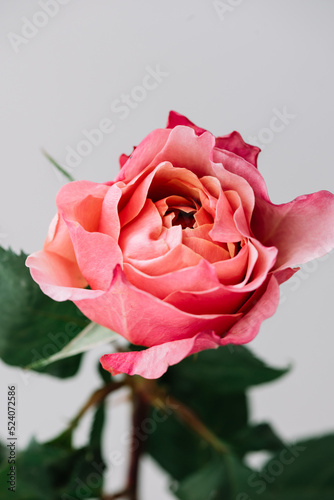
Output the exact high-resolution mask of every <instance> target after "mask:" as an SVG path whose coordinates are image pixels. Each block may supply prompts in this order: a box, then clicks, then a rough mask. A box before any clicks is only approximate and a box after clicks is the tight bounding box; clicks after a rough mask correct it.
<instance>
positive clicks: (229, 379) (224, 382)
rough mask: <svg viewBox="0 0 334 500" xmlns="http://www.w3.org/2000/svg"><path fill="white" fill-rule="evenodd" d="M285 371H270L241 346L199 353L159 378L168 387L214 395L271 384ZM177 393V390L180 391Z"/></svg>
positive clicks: (285, 371) (278, 369)
mask: <svg viewBox="0 0 334 500" xmlns="http://www.w3.org/2000/svg"><path fill="white" fill-rule="evenodd" d="M287 372H288V369H287V368H283V369H282V368H271V367H269V366H267V365H266V364H265V363H264V362H263V361H261V360H259V359H258V358H256V357H255V355H254V354H253V353H252V352H251V351H250V350H249V349H247V348H246V347H243V346H230V345H229V346H224V347H219V348H218V349H210V350H207V351H202V352H200V353H199V354H196V355H195V356H190V357H188V358H186V359H184V360H183V361H182V362H181V363H179V364H177V365H174V366H172V367H170V368H169V369H168V372H167V374H166V375H165V376H164V377H163V380H165V381H166V382H167V383H168V384H169V385H172V386H175V385H176V384H179V385H181V386H182V391H183V392H185V393H186V392H191V391H192V390H193V386H194V384H196V387H197V390H198V391H206V390H208V388H209V390H210V391H211V392H215V394H216V395H217V396H218V395H224V394H231V393H240V392H244V391H245V390H246V389H248V388H249V387H252V386H255V385H258V384H264V383H266V382H272V381H273V380H276V379H277V378H279V377H281V376H282V375H284V374H286V373H287ZM180 390H181V389H180Z"/></svg>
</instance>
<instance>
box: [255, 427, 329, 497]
mask: <svg viewBox="0 0 334 500" xmlns="http://www.w3.org/2000/svg"><path fill="white" fill-rule="evenodd" d="M333 471H334V434H330V435H327V436H323V437H320V438H313V439H309V440H305V441H300V442H298V443H296V444H295V445H293V446H290V447H288V448H285V449H284V450H282V451H280V452H279V453H277V454H276V455H275V456H274V457H273V458H272V459H271V460H269V462H268V463H267V464H266V465H265V466H264V467H263V469H262V471H261V472H260V473H258V474H257V475H256V476H254V477H253V478H252V480H251V481H250V484H251V486H252V494H253V496H258V495H259V499H261V500H320V499H321V500H332V499H333V498H334V472H333Z"/></svg>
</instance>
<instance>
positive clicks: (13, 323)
mask: <svg viewBox="0 0 334 500" xmlns="http://www.w3.org/2000/svg"><path fill="white" fill-rule="evenodd" d="M26 257H27V256H26V255H25V254H23V253H21V254H20V255H16V254H15V253H13V252H12V251H11V250H4V249H3V248H0V317H1V324H0V357H1V358H2V359H3V361H4V362H5V363H7V364H9V365H14V366H20V367H25V366H27V365H30V364H31V363H34V362H36V361H39V360H41V359H44V358H48V357H50V356H51V355H53V354H55V353H57V352H59V351H60V350H61V349H62V348H63V347H64V346H65V345H67V344H68V343H69V342H70V341H71V340H72V339H73V338H74V337H76V336H77V335H78V334H79V333H80V332H81V331H82V330H83V329H84V328H85V327H86V326H87V325H88V323H89V320H88V319H87V318H86V317H85V316H84V315H83V314H82V313H81V312H80V311H79V309H78V308H77V307H76V306H75V305H74V304H73V303H72V302H69V301H67V302H55V301H53V300H52V299H50V298H49V297H47V296H46V295H44V293H43V292H42V291H41V290H40V288H39V286H38V285H37V284H36V283H35V282H34V281H33V280H32V278H31V276H30V272H29V270H28V269H27V268H26V266H25V260H26ZM79 364H80V356H76V357H75V358H72V359H69V360H64V361H58V362H57V363H55V364H54V365H51V366H50V367H47V368H46V369H45V368H43V369H38V371H43V372H46V373H49V374H50V375H54V376H57V377H70V376H72V375H74V374H75V373H76V372H77V370H78V368H79Z"/></svg>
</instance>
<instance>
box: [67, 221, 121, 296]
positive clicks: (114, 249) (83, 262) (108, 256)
mask: <svg viewBox="0 0 334 500" xmlns="http://www.w3.org/2000/svg"><path fill="white" fill-rule="evenodd" d="M67 226H68V229H69V232H70V235H71V238H72V242H73V246H74V250H75V254H76V257H77V261H78V264H79V268H80V270H81V272H82V274H83V276H84V277H85V279H86V280H87V283H88V284H89V286H90V287H91V288H92V289H93V290H107V289H108V288H109V286H110V283H111V280H112V278H113V271H114V268H115V266H116V265H117V264H122V262H123V256H122V252H121V250H120V248H119V246H118V244H117V243H116V241H115V240H114V239H113V238H112V237H111V236H109V235H107V234H103V233H90V232H88V231H86V230H85V229H83V227H81V226H80V224H78V223H77V222H72V221H67Z"/></svg>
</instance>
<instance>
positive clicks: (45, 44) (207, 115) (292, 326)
mask: <svg viewBox="0 0 334 500" xmlns="http://www.w3.org/2000/svg"><path fill="white" fill-rule="evenodd" d="M41 3H43V0H41ZM218 3H219V2H218ZM222 3H224V4H225V5H227V6H228V8H227V10H226V12H225V13H224V12H223V11H222V9H218V8H216V7H215V2H212V1H200V0H183V1H180V0H178V1H177V0H170V1H168V2H166V1H164V2H162V1H159V0H158V1H157V0H154V1H153V0H151V1H149V0H136V1H135V0H132V1H131V0H122V2H119V1H116V0H113V1H112V0H99V1H98V2H96V1H94V2H93V1H89V0H81V1H80V2H79V1H78V0H71V1H69V2H68V4H67V5H62V6H59V12H58V13H56V15H55V16H54V17H53V18H48V19H47V24H46V25H45V26H44V27H40V28H38V30H37V33H35V34H34V36H33V37H32V38H31V39H29V41H28V43H24V44H23V43H20V44H19V45H17V52H15V50H14V48H13V43H11V41H10V38H9V37H12V39H13V35H9V33H15V34H16V35H21V30H22V27H23V25H24V24H25V23H26V21H24V20H22V18H24V17H25V18H27V19H28V20H30V21H31V20H33V19H34V20H35V21H37V23H38V20H39V21H40V22H42V23H43V17H42V18H40V17H38V14H37V15H36V13H37V12H39V11H41V6H40V4H39V2H38V1H34V0H25V1H15V2H2V4H1V7H0V12H1V16H0V18H1V20H0V30H1V49H0V54H1V66H0V71H1V81H0V100H1V115H0V123H1V149H0V155H1V173H2V178H1V185H0V189H1V194H0V217H1V218H0V233H1V234H0V238H1V241H0V244H2V245H3V246H9V245H10V246H12V247H13V248H14V249H15V250H19V249H21V248H22V249H24V250H25V251H26V252H31V251H34V250H37V249H39V248H41V246H42V244H43V240H44V237H45V234H46V231H47V228H48V225H49V222H50V220H51V218H52V216H53V214H54V212H55V201H54V200H55V196H56V193H57V191H58V190H59V188H60V187H61V185H62V184H63V183H64V181H63V179H61V177H59V175H57V174H56V173H55V171H54V170H53V168H52V167H51V166H50V164H49V163H48V162H47V161H46V160H45V158H44V157H43V156H42V154H41V152H40V149H41V148H44V149H46V150H47V151H48V152H49V153H50V154H51V155H53V156H54V157H55V158H56V159H57V160H58V161H59V162H62V163H63V164H64V165H65V164H66V151H67V149H66V148H67V147H68V146H69V147H71V148H76V147H77V145H78V143H79V141H81V140H83V139H85V137H84V135H83V132H82V131H83V130H84V129H87V130H91V129H93V128H96V127H97V126H98V124H99V123H100V121H101V120H102V119H103V118H109V119H111V120H112V121H113V123H114V126H115V129H114V131H113V132H112V133H110V134H105V135H104V139H103V142H102V143H101V144H100V145H98V146H95V147H93V148H92V151H91V153H90V154H89V155H88V156H86V157H85V158H83V159H82V162H81V163H80V165H78V166H77V167H76V168H74V169H73V171H72V174H73V175H74V177H75V178H76V179H89V180H93V181H100V182H102V181H107V180H111V179H112V178H113V177H114V176H115V174H116V172H117V171H118V157H119V155H120V154H121V153H123V152H125V153H130V151H131V150H132V146H133V145H135V144H138V143H139V142H140V140H142V139H143V138H144V137H145V136H146V134H147V133H148V132H150V131H151V130H153V129H154V128H157V127H164V126H165V123H166V120H167V115H168V111H169V110H170V109H175V110H177V111H179V112H181V113H184V114H185V115H187V116H188V117H189V118H190V119H191V120H192V121H194V122H195V123H197V124H198V125H199V126H202V127H204V128H207V129H209V130H210V131H211V132H213V133H214V134H216V135H222V134H225V133H229V132H230V131H232V130H234V129H236V130H238V131H239V132H241V133H242V135H243V137H244V138H245V140H249V141H251V139H250V138H251V137H257V140H258V141H259V142H261V141H262V144H263V145H264V146H265V147H264V148H263V151H262V153H261V155H260V159H259V169H260V171H261V173H262V174H263V176H264V177H265V179H266V182H267V185H268V189H269V193H270V195H271V198H272V200H273V201H274V202H275V203H283V202H287V201H290V200H291V199H293V198H294V197H296V196H298V195H300V194H305V193H310V192H314V191H318V190H320V189H328V190H330V191H334V174H333V154H332V152H333V112H334V100H333V88H334V72H333V57H332V54H333V49H334V32H333V29H332V26H333V14H334V5H333V3H332V2H331V1H330V0H327V1H326V0H320V1H319V0H317V1H315V0H313V1H311V0H303V1H302V0H294V1H291V0H280V2H277V1H273V0H254V1H246V0H244V1H242V0H241V1H236V0H229V1H226V2H221V4H222ZM216 4H217V2H216ZM218 11H219V12H218ZM219 14H220V15H219ZM36 16H37V17H36ZM8 35H9V37H8ZM157 65H159V66H160V68H161V71H163V72H165V73H166V74H167V73H168V76H164V77H163V78H162V79H161V80H162V81H161V82H160V83H159V84H158V86H157V88H156V89H154V90H149V91H147V96H146V97H145V98H144V99H143V100H142V101H141V102H138V103H137V106H136V107H135V108H133V109H129V114H128V116H127V118H125V119H123V120H122V119H121V114H120V113H118V112H115V111H112V110H111V107H110V106H111V104H112V103H113V102H114V101H115V100H116V99H121V96H122V94H124V93H125V94H129V93H130V94H131V92H134V93H136V92H139V91H137V90H134V89H135V87H137V86H140V85H141V84H142V80H143V78H144V77H145V75H146V74H147V67H148V66H149V67H151V68H156V66H157ZM138 95H139V94H138ZM284 107H286V110H287V112H288V113H289V114H290V115H294V118H290V119H289V123H287V124H285V125H284V127H283V130H282V131H280V132H275V133H273V132H270V130H269V132H268V128H269V127H270V123H271V119H272V118H273V116H274V114H275V111H274V110H275V109H276V110H279V111H282V110H283V109H284ZM265 129H266V130H265ZM264 142H265V144H264ZM332 297H333V255H330V256H328V257H327V258H325V259H321V260H319V261H317V262H314V263H313V264H312V265H306V266H304V269H303V271H302V273H301V274H300V277H299V278H298V280H294V281H293V282H292V283H289V282H288V283H287V284H285V285H284V286H283V287H282V303H281V305H280V307H279V310H278V311H277V313H276V315H275V316H274V317H273V318H271V319H270V320H268V321H266V322H265V323H264V324H263V325H262V328H261V331H260V334H259V335H258V337H257V338H256V339H255V340H254V341H253V342H252V344H251V348H252V349H253V350H254V351H255V352H256V353H257V354H258V355H260V356H261V357H263V358H264V359H265V360H267V362H268V363H272V364H274V365H277V366H285V365H287V364H292V366H293V369H292V373H291V374H290V375H288V376H286V377H285V378H283V379H282V380H281V381H278V382H277V383H275V384H270V385H268V386H267V387H263V388H258V389H254V390H253V391H252V419H253V420H254V422H259V421H263V420H270V421H271V422H272V423H273V424H274V426H275V427H276V428H277V430H278V431H280V432H281V433H282V434H283V436H284V437H285V438H286V439H291V440H294V439H296V438H298V437H301V436H305V435H307V434H321V433H324V432H326V431H330V430H333V422H334V418H333V417H334V401H333V397H332V382H333V373H334V368H333V364H332V353H333V351H334V338H333V327H332V324H333V323H332V309H331V307H332ZM18 348H21V349H23V348H24V346H18ZM104 351H105V349H103V348H102V349H101V348H99V349H97V350H95V351H93V352H91V353H90V354H89V355H88V356H87V357H86V359H85V362H84V364H83V367H82V370H81V372H80V376H79V377H77V378H76V379H75V380H69V381H67V382H61V381H58V380H55V379H53V378H50V377H48V376H37V375H29V374H24V373H23V372H21V371H20V370H16V369H13V368H10V367H8V366H6V365H4V364H1V365H0V379H1V394H0V397H1V403H0V407H1V412H2V415H1V418H0V421H1V422H5V420H4V414H3V413H4V410H5V406H4V404H5V390H6V386H7V384H8V383H13V382H14V383H17V384H18V392H19V437H20V445H21V446H24V445H25V444H26V443H27V441H28V440H29V438H30V437H31V436H32V435H35V436H37V438H39V439H46V438H49V437H52V436H53V435H55V433H56V432H58V431H59V430H61V429H62V428H63V426H64V425H66V422H68V420H69V419H70V418H71V416H73V415H74V413H75V412H76V411H77V410H78V408H79V407H80V406H81V405H82V404H83V402H84V401H85V400H86V398H87V396H88V394H89V392H90V391H92V390H93V389H94V388H96V387H97V386H98V385H99V380H98V377H97V375H96V374H95V365H96V360H97V359H98V357H99V356H100V354H102V353H104ZM127 398H128V395H127V393H126V392H124V393H120V394H119V395H116V396H115V397H113V398H111V400H110V404H109V409H110V420H111V421H112V423H113V428H111V426H109V427H108V430H107V431H106V435H105V443H106V446H105V449H106V452H107V453H110V451H112V450H114V451H115V450H116V451H120V454H121V456H122V457H124V460H125V462H124V463H123V464H121V465H115V464H114V465H111V466H110V474H108V484H109V486H110V488H112V489H117V488H118V487H120V486H121V485H122V482H123V480H124V477H125V474H126V470H125V469H126V446H125V439H123V438H122V437H121V436H122V432H123V431H124V432H125V431H126V429H127V425H128V420H129V411H128V406H127V403H126V401H127ZM89 418H90V416H89V415H88V416H87V417H86V418H85V419H84V421H83V422H82V425H81V427H80V429H79V431H78V433H77V436H76V439H77V442H78V443H82V442H83V441H84V437H85V432H86V430H87V428H88V425H89ZM2 425H4V424H2ZM4 432H5V428H3V429H1V433H2V434H3V433H4ZM254 460H257V459H256V457H255V458H254ZM166 484H167V478H166V477H165V475H164V474H163V473H162V472H161V471H160V470H159V469H158V468H157V466H156V465H155V464H153V463H152V461H151V460H149V459H145V461H144V465H143V483H142V486H141V489H142V492H143V493H142V498H145V499H147V500H151V499H152V500H153V499H156V498H159V499H161V500H165V499H166V500H167V499H169V498H173V497H171V495H170V494H168V493H167V492H165V489H166Z"/></svg>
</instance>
